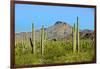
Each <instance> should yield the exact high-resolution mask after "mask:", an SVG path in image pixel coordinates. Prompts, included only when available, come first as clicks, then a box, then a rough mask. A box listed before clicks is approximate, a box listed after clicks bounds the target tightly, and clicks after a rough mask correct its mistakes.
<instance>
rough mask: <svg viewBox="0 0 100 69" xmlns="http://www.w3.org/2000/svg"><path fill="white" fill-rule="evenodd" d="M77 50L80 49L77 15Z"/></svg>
mask: <svg viewBox="0 0 100 69" xmlns="http://www.w3.org/2000/svg"><path fill="white" fill-rule="evenodd" d="M77 50H78V52H79V51H80V46H79V17H77Z"/></svg>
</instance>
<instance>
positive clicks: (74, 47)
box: [73, 24, 76, 52]
mask: <svg viewBox="0 0 100 69" xmlns="http://www.w3.org/2000/svg"><path fill="white" fill-rule="evenodd" d="M73 51H74V52H76V26H75V24H74V28H73Z"/></svg>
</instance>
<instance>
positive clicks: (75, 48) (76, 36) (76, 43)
mask: <svg viewBox="0 0 100 69" xmlns="http://www.w3.org/2000/svg"><path fill="white" fill-rule="evenodd" d="M72 45H73V51H74V52H76V51H77V52H79V51H80V46H79V18H78V17H77V26H75V23H74V27H73V28H72Z"/></svg>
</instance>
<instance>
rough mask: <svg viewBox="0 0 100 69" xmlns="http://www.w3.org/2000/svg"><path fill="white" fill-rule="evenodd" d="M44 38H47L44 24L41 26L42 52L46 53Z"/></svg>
mask: <svg viewBox="0 0 100 69" xmlns="http://www.w3.org/2000/svg"><path fill="white" fill-rule="evenodd" d="M44 39H45V33H44V26H42V28H41V54H42V55H43V53H44Z"/></svg>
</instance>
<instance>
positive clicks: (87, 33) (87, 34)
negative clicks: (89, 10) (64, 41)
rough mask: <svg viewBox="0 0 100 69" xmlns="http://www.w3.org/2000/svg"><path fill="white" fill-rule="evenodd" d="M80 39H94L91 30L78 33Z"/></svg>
mask: <svg viewBox="0 0 100 69" xmlns="http://www.w3.org/2000/svg"><path fill="white" fill-rule="evenodd" d="M80 35H81V38H90V39H93V38H94V31H93V30H87V29H86V30H83V31H81V32H80Z"/></svg>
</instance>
